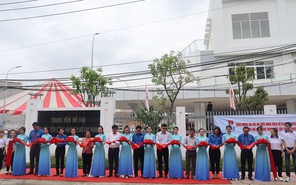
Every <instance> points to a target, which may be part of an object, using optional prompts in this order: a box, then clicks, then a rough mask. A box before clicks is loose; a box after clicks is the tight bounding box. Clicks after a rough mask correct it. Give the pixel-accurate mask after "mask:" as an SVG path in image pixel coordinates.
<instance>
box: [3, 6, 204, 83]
mask: <svg viewBox="0 0 296 185" xmlns="http://www.w3.org/2000/svg"><path fill="white" fill-rule="evenodd" d="M20 1H25V0H3V1H1V3H0V28H1V34H0V41H1V42H0V63H1V65H0V66H1V67H0V75H1V76H0V78H1V79H4V78H5V74H6V73H7V71H8V69H10V68H11V67H14V66H18V65H21V66H22V67H21V68H19V69H14V70H13V71H11V72H10V75H9V77H8V78H11V79H44V78H53V77H55V78H66V77H69V76H70V75H71V74H74V75H79V68H81V67H82V66H90V63H91V41H92V35H93V34H94V33H100V34H99V35H97V36H95V44H94V47H95V49H94V66H101V65H102V66H103V70H104V74H114V73H124V72H131V71H138V70H147V69H148V67H147V65H148V64H149V62H148V63H147V62H143V63H138V64H132V65H113V64H121V63H128V62H138V61H149V60H152V59H153V58H159V57H161V55H163V54H165V53H168V52H169V51H170V50H175V51H181V50H183V49H184V48H185V47H186V46H187V45H188V44H190V43H191V42H192V41H193V40H195V39H202V38H203V34H204V30H205V24H206V18H207V10H208V6H209V5H208V4H209V0H145V1H137V0H59V1H58V0H31V1H29V0H27V2H23V3H13V2H20ZM126 2H133V3H130V4H124V5H119V4H122V3H126ZM5 3H10V4H5ZM55 3H65V4H61V5H56V6H45V7H38V8H28V7H35V6H43V5H50V4H55ZM109 5H114V6H109ZM106 6H109V7H106ZM99 7H102V8H99ZM103 7H105V8H103ZM19 8H27V9H21V10H18V9H19ZM91 8H98V9H94V10H91V11H83V12H78V13H71V14H63V15H58V16H49V17H42V18H34V19H24V20H16V19H19V18H26V17H35V16H42V15H50V14H56V13H64V12H71V11H76V10H86V9H91ZM192 14H193V15H192ZM189 15H190V16H189ZM112 65H113V66H112ZM38 71H39V72H38ZM40 71H41V72H40ZM44 71H45V72H44ZM129 83H133V82H129ZM117 86H124V84H122V83H121V84H120V83H118V84H117ZM130 86H131V84H130Z"/></svg>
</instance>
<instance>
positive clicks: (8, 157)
mask: <svg viewBox="0 0 296 185" xmlns="http://www.w3.org/2000/svg"><path fill="white" fill-rule="evenodd" d="M12 151H13V142H12V141H9V143H8V148H7V154H6V160H5V166H11V158H12Z"/></svg>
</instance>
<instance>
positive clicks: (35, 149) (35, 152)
mask: <svg viewBox="0 0 296 185" xmlns="http://www.w3.org/2000/svg"><path fill="white" fill-rule="evenodd" d="M40 148H41V147H40V145H39V144H35V145H32V147H31V149H30V173H33V172H34V160H35V159H36V167H35V173H38V164H39V154H40Z"/></svg>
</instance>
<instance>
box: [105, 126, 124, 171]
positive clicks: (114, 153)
mask: <svg viewBox="0 0 296 185" xmlns="http://www.w3.org/2000/svg"><path fill="white" fill-rule="evenodd" d="M117 130H118V126H117V125H113V126H112V132H111V133H110V134H108V136H107V141H108V142H111V144H110V145H109V150H108V160H109V175H108V177H112V176H113V162H114V163H115V169H114V176H115V177H119V175H118V160H119V159H118V156H119V146H120V142H119V141H118V140H119V139H120V137H121V134H119V133H118V132H117Z"/></svg>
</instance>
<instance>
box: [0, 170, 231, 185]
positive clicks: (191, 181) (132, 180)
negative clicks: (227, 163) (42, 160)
mask: <svg viewBox="0 0 296 185" xmlns="http://www.w3.org/2000/svg"><path fill="white" fill-rule="evenodd" d="M51 171H52V174H55V169H52V170H51ZM106 174H108V173H106ZM81 175H82V170H81V169H79V170H78V178H66V177H53V176H52V177H38V176H34V175H24V176H12V175H5V174H1V175H0V178H1V179H30V180H53V181H75V182H113V183H116V182H118V183H147V184H148V183H155V184H231V182H230V181H228V180H224V179H221V175H220V179H215V180H208V181H197V180H194V179H164V178H159V179H143V178H141V177H136V178H128V179H126V178H120V177H119V178H115V177H111V178H107V177H105V178H98V177H81Z"/></svg>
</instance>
